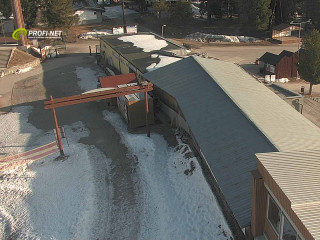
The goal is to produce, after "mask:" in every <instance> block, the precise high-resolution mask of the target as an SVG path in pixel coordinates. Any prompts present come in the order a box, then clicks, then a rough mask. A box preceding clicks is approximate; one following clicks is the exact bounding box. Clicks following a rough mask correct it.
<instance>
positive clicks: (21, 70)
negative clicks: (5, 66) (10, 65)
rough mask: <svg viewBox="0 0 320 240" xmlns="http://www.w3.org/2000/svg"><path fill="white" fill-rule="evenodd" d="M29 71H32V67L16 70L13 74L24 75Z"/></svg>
mask: <svg viewBox="0 0 320 240" xmlns="http://www.w3.org/2000/svg"><path fill="white" fill-rule="evenodd" d="M31 69H32V67H26V68H22V69H18V70H17V71H16V72H15V74H20V73H26V72H29V71H30V70H31Z"/></svg>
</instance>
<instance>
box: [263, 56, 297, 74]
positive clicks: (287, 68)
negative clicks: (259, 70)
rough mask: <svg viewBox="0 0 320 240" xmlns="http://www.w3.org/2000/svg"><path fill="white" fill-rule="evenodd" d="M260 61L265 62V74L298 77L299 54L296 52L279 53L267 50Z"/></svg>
mask: <svg viewBox="0 0 320 240" xmlns="http://www.w3.org/2000/svg"><path fill="white" fill-rule="evenodd" d="M259 61H260V62H262V63H263V70H264V74H267V75H275V76H276V79H280V78H294V77H297V70H298V69H297V64H298V56H297V54H296V53H293V52H289V51H286V50H284V51H282V52H281V53H280V54H279V55H276V54H273V53H270V52H266V53H265V54H263V55H262V56H261V57H260V58H259Z"/></svg>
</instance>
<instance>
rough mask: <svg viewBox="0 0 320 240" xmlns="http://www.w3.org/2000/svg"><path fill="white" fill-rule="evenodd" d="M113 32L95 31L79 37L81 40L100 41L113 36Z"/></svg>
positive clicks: (107, 30) (108, 30) (106, 30)
mask: <svg viewBox="0 0 320 240" xmlns="http://www.w3.org/2000/svg"><path fill="white" fill-rule="evenodd" d="M111 34H112V30H110V29H101V30H95V29H93V31H92V32H86V33H82V34H80V35H79V38H81V39H99V38H101V37H103V36H106V35H111Z"/></svg>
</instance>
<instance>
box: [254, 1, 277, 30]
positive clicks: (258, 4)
mask: <svg viewBox="0 0 320 240" xmlns="http://www.w3.org/2000/svg"><path fill="white" fill-rule="evenodd" d="M270 3H271V0H252V1H251V4H250V5H251V6H250V8H249V9H250V11H249V14H250V16H249V20H250V23H251V24H252V25H253V26H254V27H255V29H256V30H258V31H265V30H267V29H268V26H269V18H270V16H271V13H272V11H271V9H270Z"/></svg>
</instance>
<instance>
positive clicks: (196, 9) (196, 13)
mask: <svg viewBox="0 0 320 240" xmlns="http://www.w3.org/2000/svg"><path fill="white" fill-rule="evenodd" d="M191 10H192V12H193V14H194V15H196V16H200V8H198V7H197V6H195V5H194V4H191Z"/></svg>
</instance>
